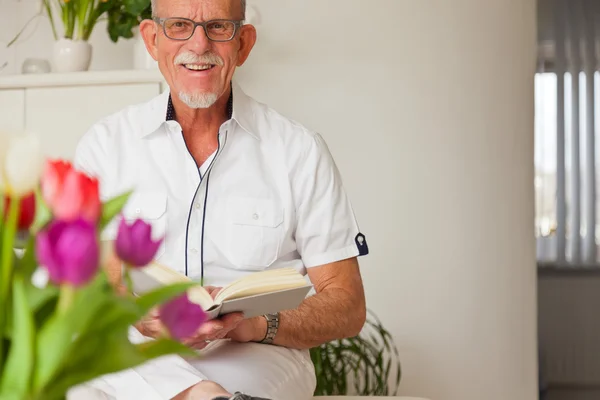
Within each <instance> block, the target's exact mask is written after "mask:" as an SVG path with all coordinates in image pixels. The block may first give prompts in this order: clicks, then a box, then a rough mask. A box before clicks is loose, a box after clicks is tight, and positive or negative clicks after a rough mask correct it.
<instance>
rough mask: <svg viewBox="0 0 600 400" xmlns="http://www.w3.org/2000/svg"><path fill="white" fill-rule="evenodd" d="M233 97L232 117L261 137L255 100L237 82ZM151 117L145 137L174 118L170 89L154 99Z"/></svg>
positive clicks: (253, 134) (151, 105)
mask: <svg viewBox="0 0 600 400" xmlns="http://www.w3.org/2000/svg"><path fill="white" fill-rule="evenodd" d="M231 87H232V98H233V101H232V103H231V105H230V107H231V108H232V109H231V111H230V115H231V119H233V120H234V121H235V122H237V124H238V125H239V126H240V127H241V128H242V129H243V130H244V131H246V132H247V133H248V134H250V135H251V136H252V137H254V138H255V139H260V136H259V130H258V129H257V124H256V120H255V118H254V115H255V114H254V110H253V107H254V104H253V103H254V100H253V99H252V98H251V97H249V96H248V95H246V94H245V93H244V92H243V91H242V89H241V88H240V86H239V85H238V84H237V83H236V82H232V84H231ZM149 106H150V117H149V118H145V123H144V124H143V125H144V128H143V131H142V132H141V136H142V137H145V136H148V135H150V134H152V133H154V132H156V131H157V130H158V129H159V128H160V127H161V126H162V125H163V124H165V123H167V122H168V121H170V120H174V117H175V111H174V109H173V104H172V102H171V93H170V90H169V89H167V90H165V91H164V92H163V93H162V94H160V95H159V96H157V97H156V98H155V99H153V100H152V101H151V102H150V104H149Z"/></svg>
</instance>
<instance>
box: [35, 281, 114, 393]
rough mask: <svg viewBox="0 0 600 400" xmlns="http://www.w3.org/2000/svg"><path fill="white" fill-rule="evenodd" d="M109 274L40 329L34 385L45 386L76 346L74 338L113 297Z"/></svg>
mask: <svg viewBox="0 0 600 400" xmlns="http://www.w3.org/2000/svg"><path fill="white" fill-rule="evenodd" d="M113 295H114V293H113V292H112V288H110V285H109V284H108V282H107V278H106V274H102V273H101V274H98V277H97V278H96V279H95V280H94V281H93V282H91V283H90V284H89V285H88V286H86V287H84V288H82V289H80V291H79V292H78V293H77V295H76V298H75V300H74V302H73V304H72V306H71V308H70V309H69V310H68V312H66V313H60V312H59V311H58V309H57V311H56V312H55V313H54V314H53V315H52V316H51V318H50V319H49V320H48V321H47V323H46V324H45V325H44V326H43V327H42V328H41V330H40V333H39V335H38V341H37V355H36V371H35V375H34V388H35V389H39V388H41V387H43V386H45V385H46V384H47V383H48V381H49V380H50V379H52V377H53V376H54V374H55V373H56V371H57V370H58V369H59V368H60V366H61V364H62V363H63V362H64V359H65V357H64V355H65V354H67V353H68V352H69V350H70V348H71V347H72V346H73V342H74V341H73V338H74V337H76V336H78V335H81V334H82V333H84V332H85V331H86V329H87V327H88V325H89V324H90V322H91V321H92V320H93V318H94V317H95V316H96V314H97V311H98V310H99V309H101V308H102V307H103V306H104V305H105V304H106V303H107V301H108V299H109V298H110V297H111V296H113Z"/></svg>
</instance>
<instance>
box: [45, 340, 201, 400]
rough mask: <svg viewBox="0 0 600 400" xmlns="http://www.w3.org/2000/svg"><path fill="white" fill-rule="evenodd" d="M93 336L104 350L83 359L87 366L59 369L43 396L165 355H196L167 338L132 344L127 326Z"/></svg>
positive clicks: (72, 365) (77, 364) (63, 390)
mask: <svg viewBox="0 0 600 400" xmlns="http://www.w3.org/2000/svg"><path fill="white" fill-rule="evenodd" d="M96 339H97V341H96V343H95V344H94V347H95V348H97V349H103V350H104V351H98V352H95V353H93V362H87V360H89V358H86V359H84V362H86V368H81V362H79V363H72V364H70V365H68V368H65V369H64V370H63V371H61V373H60V375H59V376H58V377H57V379H55V380H53V382H52V384H51V385H49V386H48V388H45V389H44V391H43V393H44V395H46V394H47V395H49V397H51V396H53V395H56V394H58V395H60V394H62V393H64V392H66V390H68V388H70V387H73V386H76V385H78V384H81V383H84V382H87V381H89V380H91V379H94V378H97V377H99V376H102V375H106V374H110V373H114V372H119V371H122V370H125V369H128V368H133V367H135V366H137V365H140V364H143V363H145V362H147V361H149V360H152V359H154V358H158V357H162V356H165V355H168V354H182V355H195V354H196V353H195V352H193V351H192V350H190V349H188V348H187V347H185V346H184V345H182V344H180V343H177V342H174V341H171V340H166V339H160V340H155V341H150V342H147V343H142V344H138V345H133V344H131V343H130V342H129V339H128V337H127V330H126V329H125V330H122V329H119V330H118V331H112V332H105V334H103V335H97V337H96ZM86 346H87V344H86ZM84 347H85V346H84Z"/></svg>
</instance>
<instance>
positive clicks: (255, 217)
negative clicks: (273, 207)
mask: <svg viewBox="0 0 600 400" xmlns="http://www.w3.org/2000/svg"><path fill="white" fill-rule="evenodd" d="M252 219H253V220H255V221H256V220H257V219H258V214H256V213H254V214H253V215H252Z"/></svg>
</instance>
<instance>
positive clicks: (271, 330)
mask: <svg viewBox="0 0 600 400" xmlns="http://www.w3.org/2000/svg"><path fill="white" fill-rule="evenodd" d="M264 317H265V319H266V320H267V333H266V335H265V338H264V339H263V340H261V341H260V343H264V344H272V343H273V340H274V339H275V335H277V331H278V330H279V313H275V314H265V315H264Z"/></svg>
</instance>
